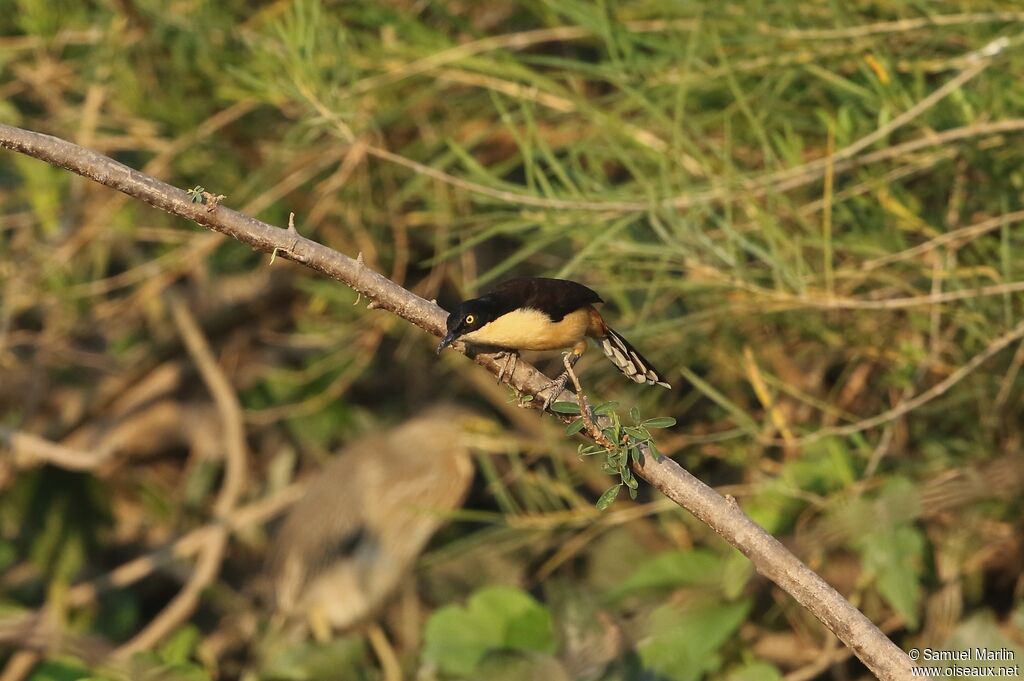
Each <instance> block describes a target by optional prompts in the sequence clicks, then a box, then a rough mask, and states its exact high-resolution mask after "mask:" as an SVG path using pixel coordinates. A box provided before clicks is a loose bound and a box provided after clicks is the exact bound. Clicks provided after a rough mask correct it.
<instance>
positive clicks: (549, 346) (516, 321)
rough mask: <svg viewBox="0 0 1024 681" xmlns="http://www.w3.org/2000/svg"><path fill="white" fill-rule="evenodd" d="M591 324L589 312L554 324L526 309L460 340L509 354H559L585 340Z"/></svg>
mask: <svg viewBox="0 0 1024 681" xmlns="http://www.w3.org/2000/svg"><path fill="white" fill-rule="evenodd" d="M589 324H590V312H589V310H587V309H583V310H577V311H575V312H571V313H569V314H567V315H565V317H563V318H562V319H561V320H560V321H557V322H552V321H551V318H550V317H548V316H547V315H546V314H544V313H543V312H541V311H540V310H532V309H529V308H524V309H519V310H514V311H512V312H509V313H508V314H505V315H502V316H500V317H498V318H497V319H495V320H494V321H492V322H490V323H488V324H485V325H484V326H482V327H481V328H479V329H477V330H476V331H472V332H470V333H466V334H463V335H462V337H461V338H460V340H464V341H469V342H471V343H476V344H479V345H492V346H494V347H499V348H508V349H510V350H557V349H560V348H567V347H569V346H571V345H575V344H576V343H577V342H579V341H580V340H582V339H583V337H584V336H585V335H586V333H587V326H588V325H589Z"/></svg>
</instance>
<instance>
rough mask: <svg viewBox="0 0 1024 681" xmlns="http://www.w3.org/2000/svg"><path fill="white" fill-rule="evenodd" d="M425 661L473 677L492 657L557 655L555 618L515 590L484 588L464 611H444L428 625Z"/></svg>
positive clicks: (447, 608) (452, 607) (437, 612)
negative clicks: (516, 653) (503, 653)
mask: <svg viewBox="0 0 1024 681" xmlns="http://www.w3.org/2000/svg"><path fill="white" fill-rule="evenodd" d="M424 638H425V643H424V648H423V655H424V657H425V658H426V659H428V660H430V661H432V662H434V663H435V664H437V665H438V667H440V668H441V670H442V671H443V672H446V673H448V674H451V675H456V676H463V677H464V676H469V675H471V674H472V673H473V671H474V669H475V668H476V666H477V665H478V664H479V663H480V661H481V660H483V659H484V657H485V656H486V655H487V654H488V653H489V652H491V651H502V650H511V651H522V652H526V653H547V654H551V653H554V651H555V648H556V645H557V644H556V641H555V635H554V625H553V623H552V619H551V613H550V612H548V610H547V608H545V607H544V606H543V605H541V604H540V603H538V602H537V601H536V600H534V599H533V598H532V597H531V596H530V595H529V594H527V593H524V592H523V591H520V590H519V589H515V588H512V587H505V586H495V587H485V588H483V589H480V590H479V591H477V592H476V593H474V594H473V595H472V596H471V597H470V599H469V602H468V603H467V604H466V606H465V607H462V606H458V605H449V606H445V607H443V608H441V609H439V610H435V611H434V613H433V614H432V615H431V616H430V619H429V620H427V626H426V630H425V634H424Z"/></svg>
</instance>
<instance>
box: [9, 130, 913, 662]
mask: <svg viewBox="0 0 1024 681" xmlns="http://www.w3.org/2000/svg"><path fill="white" fill-rule="evenodd" d="M0 147H3V148H7V149H12V150H14V151H18V152H20V153H23V154H26V155H28V156H33V157H35V158H38V159H42V160H44V161H47V162H49V163H51V164H53V165H56V166H59V167H62V168H66V169H68V170H71V171H74V172H76V173H78V174H80V175H84V176H86V177H89V178H92V179H94V180H96V181H97V182H100V183H101V184H104V185H107V186H108V187H111V188H114V189H117V190H118V191H121V192H124V193H126V194H128V195H130V196H134V197H136V198H138V199H141V200H142V201H145V202H146V203H149V204H151V205H153V206H156V207H157V208H161V209H163V210H165V211H167V212H169V213H172V214H174V215H178V216H180V217H183V218H186V219H189V220H192V221H194V222H196V223H198V224H200V225H202V226H204V227H207V228H209V229H212V230H215V231H218V232H221V233H223V234H227V235H228V236H231V237H233V238H235V239H237V240H239V241H241V242H243V243H246V244H248V245H250V246H251V247H253V248H255V249H256V250H259V251H263V252H267V253H270V252H272V251H274V250H275V249H276V250H277V252H278V254H279V255H280V256H282V257H286V258H289V259H291V260H295V261H296V262H300V263H303V264H305V265H307V266H309V267H312V268H313V269H315V270H317V271H319V272H322V273H324V274H326V275H328V276H330V277H332V278H334V279H337V280H338V281H341V282H343V283H345V284H347V285H349V286H351V287H352V288H353V289H355V290H356V291H357V292H359V293H361V294H362V295H365V296H366V297H367V298H368V299H370V300H371V301H372V302H374V303H376V305H377V306H378V307H381V308H384V309H386V310H389V311H391V312H393V313H394V314H396V315H398V316H400V317H402V318H403V319H405V320H406V321H409V322H411V323H413V324H415V325H416V326H418V327H420V328H422V329H424V330H426V331H428V332H430V333H432V334H434V335H435V336H439V335H441V332H442V331H443V330H444V320H445V317H446V314H445V312H444V311H443V310H442V309H441V308H440V307H438V306H437V305H436V304H434V303H430V302H428V301H426V300H423V299H422V298H420V297H419V296H417V295H415V294H413V293H411V292H409V291H407V290H405V289H404V288H402V287H401V286H399V285H397V284H395V283H394V282H392V281H390V280H389V279H387V278H385V277H383V276H382V275H380V274H378V273H376V272H374V271H372V270H371V269H369V268H368V267H366V266H365V265H363V264H362V263H360V262H357V261H356V260H353V259H352V258H349V257H347V256H345V255H342V254H341V253H338V252H336V251H333V250H331V249H330V248H327V247H326V246H323V245H321V244H318V243H316V242H314V241H310V240H309V239H305V238H303V237H302V236H299V235H298V234H296V233H294V232H290V231H288V230H285V229H280V228H277V227H273V226H271V225H268V224H266V223H264V222H260V221H258V220H255V219H253V218H250V217H247V216H245V215H242V214H240V213H237V212H235V211H233V210H231V209H229V208H226V207H224V206H223V205H217V206H204V205H201V204H195V203H192V201H191V199H190V197H189V195H188V193H187V192H185V191H182V190H180V189H177V188H175V187H172V186H170V185H168V184H166V183H163V182H160V181H159V180H157V179H155V178H152V177H149V176H147V175H144V174H142V173H139V172H137V171H135V170H133V169H131V168H129V167H127V166H125V165H123V164H121V163H117V162H116V161H114V160H112V159H110V158H108V157H106V156H103V155H102V154H98V153H96V152H93V151H90V150H88V149H84V148H82V147H80V146H78V145H75V144H71V143H70V142H66V141H64V140H61V139H58V138H56V137H51V136H49V135H43V134H39V133H34V132H30V131H27V130H22V129H19V128H14V127H11V126H7V125H0ZM474 359H475V361H476V362H477V363H478V364H481V365H483V366H485V367H486V368H487V369H488V370H489V371H491V372H492V373H495V374H497V372H498V370H499V365H498V363H497V362H495V361H494V359H493V358H492V357H491V356H489V355H478V356H477V357H475V358H474ZM510 382H511V384H512V386H513V387H514V388H516V389H518V390H519V391H521V392H524V393H527V394H530V395H536V394H537V392H538V391H540V389H541V388H543V387H544V385H545V384H546V383H547V382H548V380H547V378H546V377H545V376H544V375H543V374H541V373H540V372H538V371H537V370H536V369H534V368H533V367H531V366H530V365H528V364H526V363H524V362H521V363H520V367H519V368H518V369H517V371H516V372H515V376H514V377H511V380H510ZM560 399H568V400H573V399H574V396H573V395H572V393H570V392H568V391H567V392H563V394H562V395H561V396H560ZM536 401H537V400H534V402H536ZM636 472H637V474H638V475H639V476H640V477H642V478H644V479H645V480H647V482H649V483H650V484H651V485H653V486H654V487H655V488H657V489H658V490H660V491H661V492H662V493H664V494H665V495H666V496H667V497H668V498H670V499H672V500H673V501H674V502H676V503H677V504H679V505H680V506H682V507H683V508H685V509H687V510H688V511H690V512H691V513H693V514H694V515H695V516H696V517H697V518H699V519H700V520H701V521H702V522H704V523H705V524H707V525H708V526H709V527H711V528H712V529H713V530H715V532H717V533H718V534H719V535H721V536H722V538H724V539H725V540H726V541H727V542H729V543H730V544H732V545H733V546H735V547H736V548H737V549H739V550H740V551H741V552H742V553H743V554H744V555H745V556H747V557H748V558H749V559H750V560H751V562H752V563H753V564H754V566H755V567H756V569H757V570H758V571H759V572H760V573H761V574H763V575H765V576H766V577H768V578H769V579H771V580H772V581H773V582H775V583H776V584H778V585H779V586H780V587H781V588H782V589H783V590H785V591H786V592H787V593H789V594H790V595H792V596H793V597H794V598H795V599H796V601H797V602H798V603H800V604H801V605H802V606H803V607H805V608H806V609H807V610H809V611H810V612H811V613H812V614H813V615H814V616H815V617H817V618H818V619H819V620H821V621H822V622H823V623H824V624H825V625H826V626H827V627H828V628H829V629H831V630H832V631H833V632H834V633H835V634H836V636H838V637H839V639H840V640H841V641H843V643H845V644H846V645H847V646H849V647H850V648H851V649H852V650H853V651H854V653H855V654H856V655H857V657H859V658H860V659H861V660H862V661H863V662H864V663H865V664H866V665H867V666H868V667H869V668H870V669H871V671H872V672H874V673H875V675H876V676H878V677H879V678H881V679H886V680H888V679H910V678H913V677H912V675H911V670H910V667H911V662H910V659H909V658H908V657H907V656H906V655H905V654H904V653H903V652H902V651H901V650H900V649H899V648H897V647H896V645H895V644H893V643H892V641H890V640H889V639H888V638H887V637H886V636H885V634H883V633H882V632H881V631H880V630H879V629H878V627H876V626H875V625H874V624H872V623H871V621H870V620H868V619H867V618H866V617H865V616H864V615H863V614H862V613H861V612H859V611H858V610H857V609H856V608H854V607H853V606H852V605H851V604H850V603H849V602H847V601H846V599H844V598H843V597H842V595H841V594H840V593H839V592H837V591H836V590H835V589H833V588H832V587H831V586H829V585H828V584H827V583H826V582H825V581H824V580H823V579H822V578H821V577H819V576H818V575H817V574H815V573H814V572H813V571H811V570H810V569H809V568H808V567H807V566H806V565H804V564H803V563H802V562H800V560H799V559H798V558H797V557H796V556H794V555H793V554H792V553H790V552H789V551H788V550H787V549H786V548H785V547H784V546H783V545H782V544H781V543H779V541H778V540H776V539H775V538H774V537H772V536H771V535H770V534H768V533H767V532H765V530H764V529H762V528H761V527H759V526H758V525H757V524H756V523H754V522H753V521H752V520H751V519H750V518H748V517H747V516H746V514H744V513H743V511H742V510H741V509H740V507H739V506H738V505H737V504H736V503H735V502H734V501H733V502H730V501H728V500H726V499H725V498H723V497H722V496H721V495H719V494H718V493H717V492H715V491H714V490H713V489H711V488H710V487H708V486H707V485H705V484H704V483H703V482H701V481H700V480H698V479H697V478H695V477H694V476H692V475H690V473H688V472H687V471H686V470H684V469H683V468H682V467H681V466H680V465H679V464H677V463H676V462H675V461H673V460H672V459H669V458H668V457H660V458H658V459H655V458H654V457H653V456H650V455H648V456H645V457H643V462H642V464H640V465H638V466H636Z"/></svg>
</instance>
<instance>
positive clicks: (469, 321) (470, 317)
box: [466, 314, 476, 324]
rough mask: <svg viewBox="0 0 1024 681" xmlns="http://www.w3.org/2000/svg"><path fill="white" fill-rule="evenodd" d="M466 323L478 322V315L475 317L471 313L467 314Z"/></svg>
mask: <svg viewBox="0 0 1024 681" xmlns="http://www.w3.org/2000/svg"><path fill="white" fill-rule="evenodd" d="M466 323H467V324H475V323H476V317H474V316H473V315H471V314H468V315H466Z"/></svg>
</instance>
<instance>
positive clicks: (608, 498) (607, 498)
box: [597, 483, 622, 511]
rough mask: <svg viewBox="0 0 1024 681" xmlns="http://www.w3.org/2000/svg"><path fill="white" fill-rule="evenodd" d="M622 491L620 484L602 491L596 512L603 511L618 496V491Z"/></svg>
mask: <svg viewBox="0 0 1024 681" xmlns="http://www.w3.org/2000/svg"><path fill="white" fill-rule="evenodd" d="M620 489H622V483H619V484H617V485H612V486H611V487H609V488H608V489H606V490H605V491H604V494H602V495H601V498H600V499H598V500H597V510H598V511H603V510H605V509H606V508H608V507H609V506H611V505H612V503H613V502H614V501H615V499H616V497H618V496H619V490H620Z"/></svg>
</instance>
